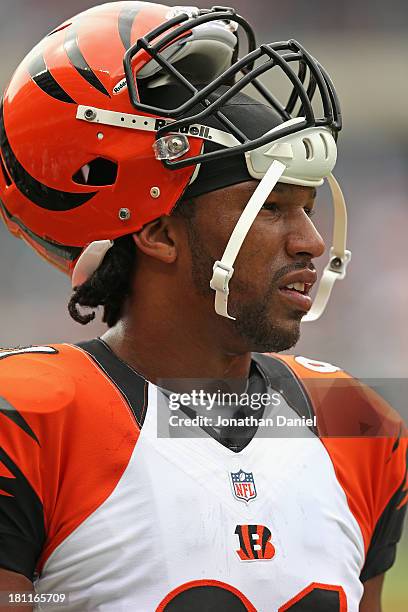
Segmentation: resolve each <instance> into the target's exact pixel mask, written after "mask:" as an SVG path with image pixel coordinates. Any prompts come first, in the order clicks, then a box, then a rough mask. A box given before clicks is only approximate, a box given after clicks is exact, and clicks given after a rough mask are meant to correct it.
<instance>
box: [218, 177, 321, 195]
mask: <svg viewBox="0 0 408 612" xmlns="http://www.w3.org/2000/svg"><path fill="white" fill-rule="evenodd" d="M258 185H259V182H258V181H246V182H245V183H239V184H237V185H232V186H231V187H228V188H227V189H228V190H231V191H236V192H237V193H242V194H245V195H246V194H251V193H253V192H254V191H255V189H256V188H257V186H258ZM295 192H297V193H300V192H303V193H304V195H306V196H307V198H308V199H311V200H314V199H315V198H316V194H317V191H316V187H307V186H305V185H292V184H289V183H281V182H278V183H276V185H275V187H274V188H273V190H272V193H279V194H282V195H284V196H286V195H287V196H293V194H294V193H295Z"/></svg>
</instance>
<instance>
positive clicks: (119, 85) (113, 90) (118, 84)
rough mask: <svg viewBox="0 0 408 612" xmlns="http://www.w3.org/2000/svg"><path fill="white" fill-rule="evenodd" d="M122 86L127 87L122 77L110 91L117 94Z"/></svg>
mask: <svg viewBox="0 0 408 612" xmlns="http://www.w3.org/2000/svg"><path fill="white" fill-rule="evenodd" d="M124 87H127V82H126V79H122V80H121V81H119V83H116V85H115V87H114V88H113V89H112V93H114V94H118V93H120V92H121V91H122V89H123V88H124Z"/></svg>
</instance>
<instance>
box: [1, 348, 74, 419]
mask: <svg viewBox="0 0 408 612" xmlns="http://www.w3.org/2000/svg"><path fill="white" fill-rule="evenodd" d="M64 350H65V346H64V345H52V346H32V347H27V348H19V349H7V350H2V351H0V402H1V404H0V409H3V410H6V409H7V404H9V405H11V406H12V407H13V408H14V409H15V410H19V411H22V412H27V411H29V412H31V413H47V412H55V411H57V410H61V409H63V408H64V407H66V406H67V405H69V404H70V403H71V402H72V400H73V398H74V396H75V382H74V379H73V377H72V375H71V373H70V372H69V371H67V369H66V368H64V359H63V353H64Z"/></svg>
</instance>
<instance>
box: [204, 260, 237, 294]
mask: <svg viewBox="0 0 408 612" xmlns="http://www.w3.org/2000/svg"><path fill="white" fill-rule="evenodd" d="M233 274H234V268H233V267H232V266H228V265H226V264H224V263H222V261H216V262H215V264H214V265H213V275H212V279H211V281H210V287H211V289H214V291H221V292H222V293H225V294H226V295H228V294H229V287H228V284H229V282H230V280H231V278H232V275H233Z"/></svg>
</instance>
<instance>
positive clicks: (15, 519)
mask: <svg viewBox="0 0 408 612" xmlns="http://www.w3.org/2000/svg"><path fill="white" fill-rule="evenodd" d="M0 463H3V464H4V465H5V466H6V468H7V469H8V470H9V471H10V472H11V473H12V474H13V476H14V478H6V477H4V476H3V477H0V489H1V490H2V491H5V493H8V495H1V494H0V517H1V524H0V542H1V546H0V567H1V568H5V569H8V570H10V571H13V572H17V573H18V574H23V575H24V576H27V578H28V579H29V580H33V578H34V571H35V566H36V563H37V560H38V558H39V556H40V554H41V551H42V549H43V546H44V542H45V522H44V510H43V505H42V502H41V500H40V498H39V497H38V495H37V493H36V492H35V491H34V489H33V487H32V486H31V484H30V482H29V481H28V479H27V477H26V476H25V474H23V472H22V471H21V470H20V468H19V467H18V466H17V464H16V463H15V462H14V461H13V459H12V458H11V457H10V456H9V455H8V454H7V453H6V451H5V450H4V449H3V448H1V447H0Z"/></svg>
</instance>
